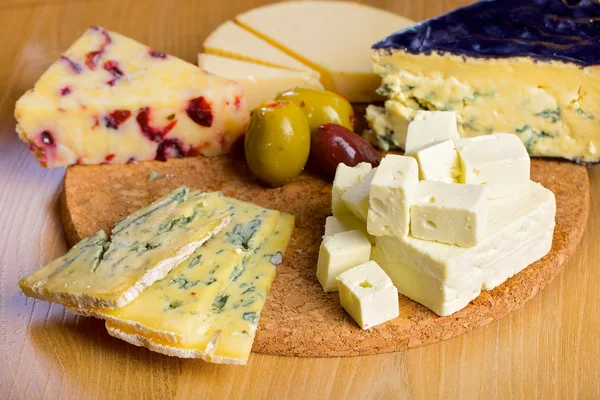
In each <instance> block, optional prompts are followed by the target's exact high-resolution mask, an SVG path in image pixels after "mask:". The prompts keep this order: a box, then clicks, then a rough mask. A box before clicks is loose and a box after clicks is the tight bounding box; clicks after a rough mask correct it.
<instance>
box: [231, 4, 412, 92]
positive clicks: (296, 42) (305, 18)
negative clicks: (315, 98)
mask: <svg viewBox="0 0 600 400" xmlns="http://www.w3.org/2000/svg"><path fill="white" fill-rule="evenodd" d="M236 22H237V23H238V24H240V25H241V26H243V27H245V28H246V29H248V30H250V31H251V32H253V33H255V34H257V35H258V36H260V37H261V38H263V39H265V40H267V41H268V42H269V43H271V44H273V45H275V46H277V47H278V48H280V49H281V50H283V51H285V52H286V53H287V54H289V55H292V56H294V57H295V58H296V59H298V60H300V61H302V62H303V63H305V64H306V65H308V66H310V67H312V68H313V69H315V70H317V71H319V72H320V73H321V82H323V84H324V86H325V87H326V88H327V89H329V90H333V91H335V92H337V93H339V94H341V95H343V96H345V97H346V98H348V100H350V101H351V102H371V101H375V100H378V99H381V98H380V97H379V96H377V95H376V93H375V90H376V89H377V87H378V86H379V85H380V83H381V78H380V77H379V76H378V75H376V74H375V73H374V72H373V66H372V61H371V45H372V44H373V43H375V42H376V41H377V40H379V39H381V37H383V36H386V35H388V34H390V33H392V32H394V31H397V30H398V29H401V28H405V27H408V26H410V25H412V24H414V22H413V21H411V20H409V19H406V18H404V17H401V16H399V15H396V14H393V13H391V12H388V11H383V10H379V9H377V8H373V7H368V6H365V5H361V4H357V3H347V2H339V1H291V2H282V3H276V4H270V5H266V6H263V7H258V8H255V9H253V10H250V11H248V12H246V13H243V14H240V15H238V16H237V17H236Z"/></svg>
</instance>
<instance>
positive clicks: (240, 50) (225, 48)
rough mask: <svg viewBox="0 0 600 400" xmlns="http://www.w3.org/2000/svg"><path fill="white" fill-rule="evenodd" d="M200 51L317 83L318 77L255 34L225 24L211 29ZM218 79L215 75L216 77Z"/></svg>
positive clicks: (312, 70) (228, 22)
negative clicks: (303, 75) (301, 75)
mask: <svg viewBox="0 0 600 400" xmlns="http://www.w3.org/2000/svg"><path fill="white" fill-rule="evenodd" d="M203 46H204V51H205V52H206V53H208V54H215V55H219V56H223V57H229V58H233V59H238V60H243V61H249V62H251V63H257V64H262V65H267V66H271V67H277V68H285V69H288V70H292V71H302V72H305V73H308V74H310V75H311V76H313V77H314V78H316V79H317V80H318V79H319V76H320V74H319V73H318V72H317V71H315V70H314V69H312V68H310V67H308V66H306V65H305V64H303V63H301V62H300V61H298V60H297V59H295V58H294V57H292V56H290V55H288V54H286V53H285V52H283V51H281V50H280V49H278V48H277V47H275V46H273V45H272V44H270V43H268V42H267V41H265V40H263V39H261V38H259V37H258V36H256V35H255V34H253V33H251V32H249V31H248V30H246V29H244V28H242V27H241V26H239V25H237V24H236V23H235V22H232V21H226V22H224V23H223V24H221V25H220V26H219V27H218V28H217V29H215V30H214V31H213V32H212V33H211V34H210V35H209V36H208V37H207V38H206V40H205V41H204V43H203ZM217 75H219V74H217Z"/></svg>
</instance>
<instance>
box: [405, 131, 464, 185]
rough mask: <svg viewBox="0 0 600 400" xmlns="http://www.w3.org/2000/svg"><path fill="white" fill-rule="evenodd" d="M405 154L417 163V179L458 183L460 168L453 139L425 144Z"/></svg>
mask: <svg viewBox="0 0 600 400" xmlns="http://www.w3.org/2000/svg"><path fill="white" fill-rule="evenodd" d="M406 155H407V156H411V157H414V158H415V160H417V162H418V163H419V179H421V180H429V181H440V182H446V183H458V178H460V175H461V173H462V169H461V167H460V163H459V161H458V153H457V152H456V147H455V146H454V141H453V140H444V141H441V142H434V143H430V144H426V145H425V146H422V147H419V148H417V149H414V150H412V151H410V152H408V153H406Z"/></svg>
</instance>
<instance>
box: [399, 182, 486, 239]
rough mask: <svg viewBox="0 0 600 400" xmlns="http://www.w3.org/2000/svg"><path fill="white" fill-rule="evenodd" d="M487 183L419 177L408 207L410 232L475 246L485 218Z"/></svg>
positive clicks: (484, 224)
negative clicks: (419, 179)
mask: <svg viewBox="0 0 600 400" xmlns="http://www.w3.org/2000/svg"><path fill="white" fill-rule="evenodd" d="M488 190H489V189H488V187H487V186H485V185H462V184H458V183H444V182H436V181H421V182H419V185H418V186H417V189H416V190H415V194H414V200H413V203H412V206H411V210H410V231H411V234H412V236H414V237H416V238H419V239H424V240H435V241H438V242H442V243H448V244H455V245H458V246H463V247H470V246H475V245H477V243H479V242H480V241H481V240H482V239H483V237H484V234H485V228H486V225H487V221H488V199H487V197H488Z"/></svg>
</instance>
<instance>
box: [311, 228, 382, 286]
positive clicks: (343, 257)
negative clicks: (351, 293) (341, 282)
mask: <svg viewBox="0 0 600 400" xmlns="http://www.w3.org/2000/svg"><path fill="white" fill-rule="evenodd" d="M370 256H371V243H370V242H369V239H367V237H366V236H365V235H364V234H363V233H362V232H361V231H359V230H356V231H348V232H341V233H336V234H335V235H332V236H326V237H325V238H323V242H322V243H321V248H320V249H319V261H318V263H317V279H318V280H319V283H320V284H321V286H322V287H323V290H324V291H326V292H335V291H337V283H336V280H335V278H337V277H338V275H339V274H341V273H342V272H344V271H346V270H348V269H350V268H352V267H356V266H357V265H360V264H364V263H366V262H367V261H369V258H370Z"/></svg>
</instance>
